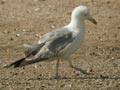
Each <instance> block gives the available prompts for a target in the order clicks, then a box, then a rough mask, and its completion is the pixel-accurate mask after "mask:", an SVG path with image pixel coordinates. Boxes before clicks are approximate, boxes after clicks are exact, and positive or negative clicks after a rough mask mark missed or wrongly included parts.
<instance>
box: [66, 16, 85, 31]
mask: <svg viewBox="0 0 120 90" xmlns="http://www.w3.org/2000/svg"><path fill="white" fill-rule="evenodd" d="M68 26H70V27H73V28H75V29H77V30H78V29H79V30H85V24H84V20H83V19H80V18H77V17H71V21H70V23H69V25H68Z"/></svg>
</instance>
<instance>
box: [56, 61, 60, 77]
mask: <svg viewBox="0 0 120 90" xmlns="http://www.w3.org/2000/svg"><path fill="white" fill-rule="evenodd" d="M59 62H60V59H58V60H57V63H56V72H55V79H58V78H59V74H58V73H59V72H58V69H59Z"/></svg>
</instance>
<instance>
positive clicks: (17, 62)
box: [4, 58, 25, 68]
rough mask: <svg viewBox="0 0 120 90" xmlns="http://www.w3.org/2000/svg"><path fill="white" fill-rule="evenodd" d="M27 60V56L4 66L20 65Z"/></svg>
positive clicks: (15, 66)
mask: <svg viewBox="0 0 120 90" xmlns="http://www.w3.org/2000/svg"><path fill="white" fill-rule="evenodd" d="M24 60H25V58H22V59H19V60H18V61H15V62H13V63H11V64H10V65H7V66H4V68H10V67H14V68H17V67H20V65H21V63H22V62H23V61H24Z"/></svg>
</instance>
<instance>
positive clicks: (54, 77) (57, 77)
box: [52, 75, 60, 79]
mask: <svg viewBox="0 0 120 90" xmlns="http://www.w3.org/2000/svg"><path fill="white" fill-rule="evenodd" d="M52 79H60V76H59V75H56V76H53V77H52Z"/></svg>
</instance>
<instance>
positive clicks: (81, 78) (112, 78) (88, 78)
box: [28, 76, 120, 80]
mask: <svg viewBox="0 0 120 90" xmlns="http://www.w3.org/2000/svg"><path fill="white" fill-rule="evenodd" d="M72 79H73V80H74V79H78V80H92V79H93V80H94V79H104V80H118V79H120V77H108V76H104V77H60V78H58V79H56V78H53V77H52V78H30V79H28V80H72Z"/></svg>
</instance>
